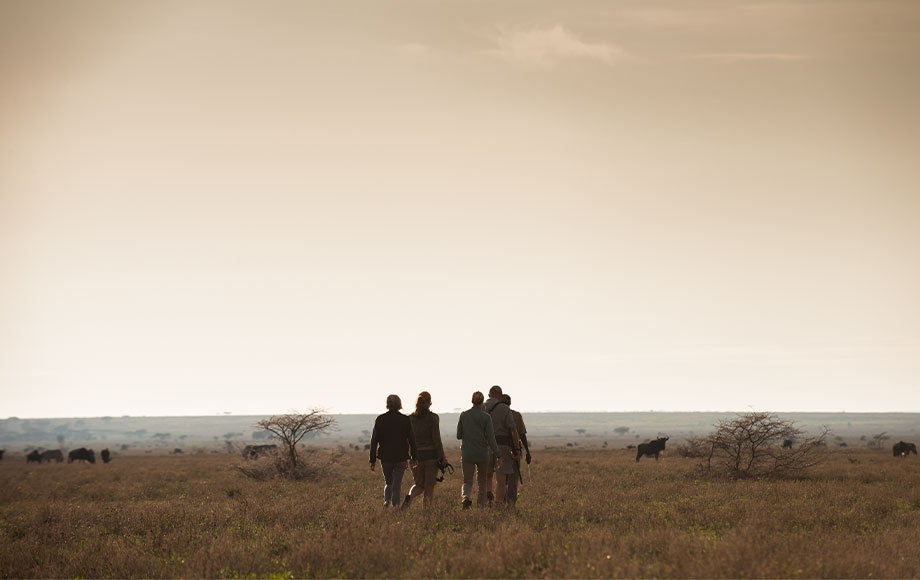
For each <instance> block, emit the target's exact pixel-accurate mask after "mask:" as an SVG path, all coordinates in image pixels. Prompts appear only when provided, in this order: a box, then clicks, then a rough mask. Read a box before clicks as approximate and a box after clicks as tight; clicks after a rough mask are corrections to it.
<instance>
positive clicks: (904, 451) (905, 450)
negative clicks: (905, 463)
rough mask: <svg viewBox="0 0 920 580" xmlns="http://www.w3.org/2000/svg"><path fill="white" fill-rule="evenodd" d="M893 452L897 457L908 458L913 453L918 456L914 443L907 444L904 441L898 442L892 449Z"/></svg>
mask: <svg viewBox="0 0 920 580" xmlns="http://www.w3.org/2000/svg"><path fill="white" fill-rule="evenodd" d="M891 452H892V454H893V455H894V456H895V457H907V456H908V455H910V454H911V453H913V454H914V455H916V454H917V446H916V445H914V444H913V443H905V442H903V441H898V442H897V443H895V444H894V446H893V447H892V448H891Z"/></svg>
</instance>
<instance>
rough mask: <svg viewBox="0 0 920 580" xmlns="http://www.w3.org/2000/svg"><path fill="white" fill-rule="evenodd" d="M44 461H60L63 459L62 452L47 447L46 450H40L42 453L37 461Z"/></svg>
mask: <svg viewBox="0 0 920 580" xmlns="http://www.w3.org/2000/svg"><path fill="white" fill-rule="evenodd" d="M46 461H47V462H48V463H51V462H52V461H57V462H58V463H61V462H63V461H64V454H63V453H61V450H60V449H48V450H47V451H42V455H41V458H40V460H39V462H40V463H44V462H46Z"/></svg>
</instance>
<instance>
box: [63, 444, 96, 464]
mask: <svg viewBox="0 0 920 580" xmlns="http://www.w3.org/2000/svg"><path fill="white" fill-rule="evenodd" d="M74 461H81V462H82V461H89V462H90V463H96V452H95V451H93V450H92V449H87V448H86V447H81V448H79V449H74V450H73V451H71V452H70V453H68V454H67V463H73V462H74Z"/></svg>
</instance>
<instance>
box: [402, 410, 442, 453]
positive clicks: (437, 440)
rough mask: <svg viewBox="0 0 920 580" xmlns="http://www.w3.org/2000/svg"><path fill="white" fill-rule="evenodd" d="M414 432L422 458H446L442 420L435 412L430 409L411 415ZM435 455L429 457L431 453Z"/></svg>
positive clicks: (410, 419)
mask: <svg viewBox="0 0 920 580" xmlns="http://www.w3.org/2000/svg"><path fill="white" fill-rule="evenodd" d="M409 423H410V424H411V425H412V433H413V435H415V443H416V445H418V452H419V454H420V455H421V459H426V458H427V459H444V447H443V446H442V445H441V426H440V425H441V421H440V419H439V418H438V416H437V415H436V414H435V413H432V412H431V411H428V412H427V413H423V414H421V415H419V414H418V413H412V414H411V415H409ZM432 454H433V455H435V457H428V456H430V455H432Z"/></svg>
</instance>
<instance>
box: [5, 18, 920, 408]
mask: <svg viewBox="0 0 920 580" xmlns="http://www.w3.org/2000/svg"><path fill="white" fill-rule="evenodd" d="M918 29H920V3H918V2H916V1H915V0H871V1H870V0H817V1H814V2H808V3H802V2H798V1H793V0H777V1H775V2H764V3H761V2H758V3H752V2H745V1H741V0H711V1H689V2H688V1H685V0H661V1H655V2H648V1H645V0H641V1H640V0H622V1H617V2H598V1H587V0H573V1H568V2H564V3H561V2H554V1H550V0H535V1H533V2H528V3H526V4H523V3H521V2H519V1H518V0H508V1H498V2H490V3H469V2H463V1H460V0H446V1H444V2H437V3H426V2H419V1H417V0H388V1H387V2H370V1H368V0H354V1H344V2H334V3H328V2H319V1H309V0H308V1H303V2H301V1H293V0H268V1H266V2H260V3H258V4H252V3H248V2H243V1H241V0H220V1H217V0H163V1H159V2H122V1H116V0H87V1H84V2H78V3H75V2H67V1H64V0H49V1H47V2H34V1H32V0H5V1H4V2H2V3H0V78H2V79H4V81H3V85H4V89H3V91H0V126H2V127H3V130H2V132H0V413H2V414H4V415H8V416H17V417H32V416H35V417H38V416H59V417H71V416H121V415H126V414H127V415H133V416H141V415H145V416H162V415H173V416H190V415H204V416H207V415H212V414H216V413H222V412H225V411H230V412H233V413H235V414H271V412H272V410H275V411H274V412H276V413H277V412H285V411H287V410H291V409H301V410H302V409H305V408H308V407H312V406H319V407H324V408H327V409H329V410H330V411H332V412H337V413H344V412H349V413H351V412H363V413H375V412H378V413H379V412H380V410H381V409H382V407H383V402H384V400H385V398H386V396H387V395H388V394H389V393H393V392H395V393H398V394H399V395H400V396H401V397H402V398H403V404H404V406H405V407H406V408H410V407H411V406H412V405H413V402H414V397H415V395H416V394H417V393H418V392H419V391H420V390H422V389H425V390H428V391H430V392H431V393H432V395H433V399H434V407H435V408H437V409H442V410H443V409H454V408H465V407H466V406H467V405H468V402H469V399H470V393H471V392H472V391H473V390H474V389H479V390H483V391H485V390H487V389H488V387H489V386H490V385H492V384H499V385H502V386H503V387H504V388H505V389H506V390H507V391H508V392H509V393H511V394H512V396H513V397H514V401H515V406H517V407H519V408H520V409H522V410H524V411H530V412H532V411H534V410H537V409H544V410H548V409H560V410H563V409H565V410H573V409H582V410H591V409H597V410H605V411H613V412H616V411H626V410H644V409H651V408H655V409H661V410H663V411H693V410H700V411H702V410H706V409H711V408H723V409H742V410H744V409H750V408H754V409H758V410H774V409H780V410H782V409H790V410H796V411H802V412H807V411H815V410H819V409H821V410H830V411H831V412H839V411H849V412H886V411H890V412H900V411H902V408H903V407H908V408H910V409H915V410H920V403H918V402H916V400H917V393H918V392H920V300H918V299H917V297H918V296H920V268H918V267H917V265H918V264H920V193H918V192H920V163H918V162H917V160H918V159H920V141H918V139H917V137H916V136H917V135H918V134H920V75H917V73H916V71H917V70H920V35H918V34H917V33H916V31H917V30H918Z"/></svg>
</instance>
